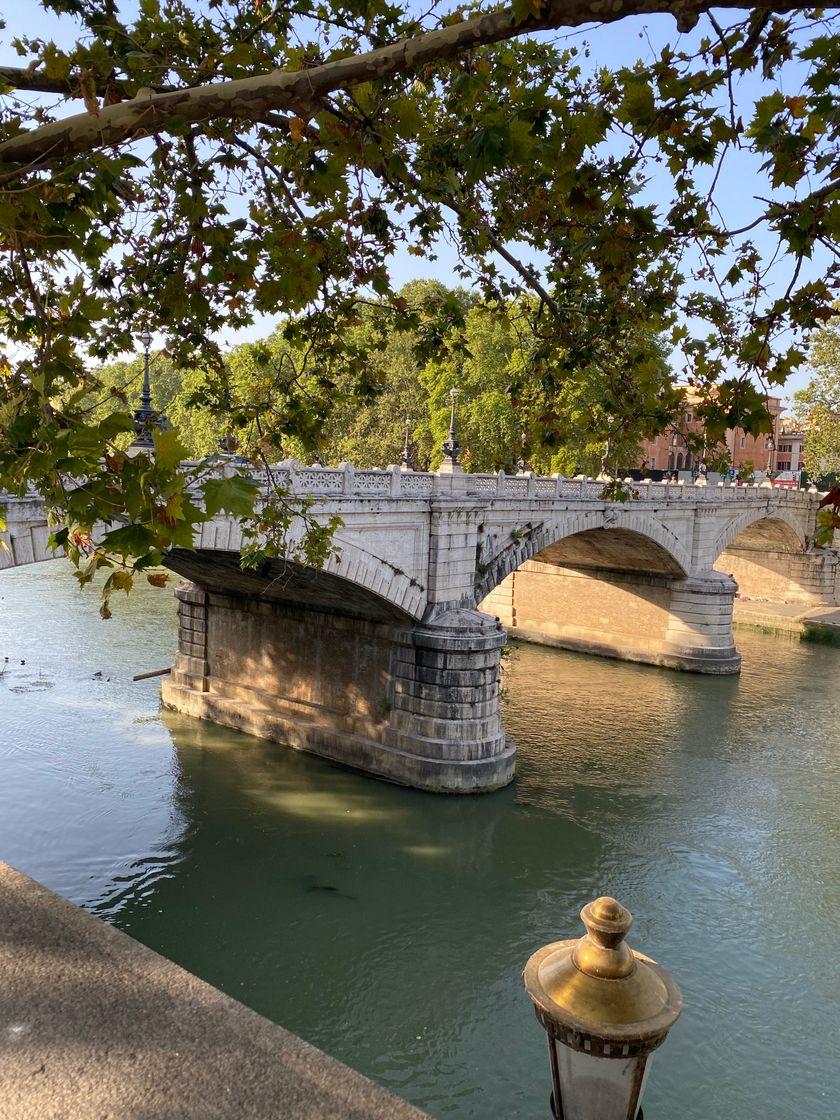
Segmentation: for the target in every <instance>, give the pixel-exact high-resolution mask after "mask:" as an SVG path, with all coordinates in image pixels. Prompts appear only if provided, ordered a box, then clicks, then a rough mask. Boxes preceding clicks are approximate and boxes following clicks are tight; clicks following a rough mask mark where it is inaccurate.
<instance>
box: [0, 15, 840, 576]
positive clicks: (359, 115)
mask: <svg viewBox="0 0 840 1120" xmlns="http://www.w3.org/2000/svg"><path fill="white" fill-rule="evenodd" d="M41 2H42V4H43V6H44V7H45V8H47V9H49V10H51V11H52V12H53V13H56V14H58V15H59V16H61V17H62V19H63V20H64V21H65V22H66V23H67V24H68V25H69V28H70V32H69V35H68V37H67V38H66V40H62V43H56V42H49V41H43V40H40V39H27V38H26V37H19V38H18V39H16V40H14V41H13V46H14V47H15V49H16V50H17V53H18V55H19V56H20V59H19V64H18V65H17V66H13V65H11V60H10V63H9V64H8V65H3V66H2V67H0V81H2V82H3V84H4V86H5V89H6V95H5V97H4V104H3V110H2V115H0V224H1V225H2V230H3V238H2V256H1V257H0V295H2V299H0V318H1V325H0V332H2V335H3V339H4V344H5V345H4V354H3V358H2V368H0V487H5V488H7V489H10V490H13V491H15V490H17V491H19V490H21V488H23V487H25V486H26V485H27V484H29V483H34V484H36V485H37V486H38V487H39V488H40V489H41V490H42V492H43V493H44V494H45V496H46V498H47V500H48V502H49V503H50V505H51V506H52V507H53V508H54V510H55V511H56V517H57V519H59V520H60V521H61V522H62V523H63V524H64V527H65V528H64V531H63V532H64V535H63V537H62V541H63V543H67V544H69V545H70V547H71V551H73V550H75V555H76V556H77V558H78V559H84V558H86V560H85V562H86V563H88V564H89V565H92V566H93V567H96V566H97V565H99V564H100V563H102V564H106V563H108V562H109V561H107V560H106V559H105V557H104V554H103V553H102V552H101V551H99V547H98V546H99V544H101V545H102V546H103V547H105V548H107V549H110V550H111V552H112V553H116V554H117V555H119V556H122V557H123V558H124V559H125V560H126V562H127V563H128V564H129V565H134V566H136V565H138V564H139V566H140V567H141V568H142V567H145V566H149V565H151V564H153V563H155V562H156V561H157V560H159V559H160V557H161V556H162V554H163V553H164V551H165V550H166V548H168V547H169V546H171V545H172V544H174V543H183V542H184V541H186V540H188V539H189V537H190V534H191V527H192V525H193V524H195V523H196V522H197V521H198V520H200V519H201V517H203V516H207V515H208V510H209V511H215V510H217V509H219V508H222V509H228V510H230V511H231V512H234V513H236V514H238V515H241V516H245V515H247V514H248V513H250V512H253V509H254V502H255V500H256V491H255V489H254V488H250V489H249V487H248V485H247V483H246V482H245V480H243V479H239V480H236V479H228V480H220V479H219V478H215V477H210V476H208V475H207V474H206V473H202V472H203V471H205V467H199V468H196V471H197V473H195V474H193V475H190V474H189V473H187V474H184V473H179V471H178V459H179V458H180V457H181V456H182V454H183V452H184V450H185V449H184V448H183V446H182V444H181V443H180V442H179V440H178V436H177V431H172V432H169V433H164V434H159V435H158V436H156V442H158V443H159V445H160V446H159V447H158V455H157V460H156V462H154V463H150V462H148V461H147V460H145V459H144V460H142V461H139V460H137V459H133V460H129V459H126V457H125V456H124V455H123V454H122V453H121V452H120V451H119V436H120V434H121V433H125V432H127V431H129V430H130V419H129V417H128V415H127V410H126V406H125V401H124V400H122V399H121V397H120V394H119V392H116V393H114V392H112V391H111V390H112V389H113V386H111V387H110V388H109V387H108V386H105V385H103V384H102V383H101V380H100V378H99V375H98V372H97V371H98V368H99V365H100V364H101V363H104V362H108V361H110V360H112V359H114V358H119V357H120V356H124V355H125V353H126V352H129V351H130V350H131V349H132V348H133V339H134V338H135V337H136V335H137V334H138V332H139V331H141V330H150V331H152V332H154V334H155V336H156V337H157V338H158V339H160V340H161V341H162V342H163V344H164V345H165V348H166V353H167V356H168V359H169V360H170V361H171V362H172V363H174V364H175V365H176V366H178V367H188V368H191V369H193V370H196V371H198V374H199V377H198V383H197V384H196V390H195V392H196V398H195V399H196V401H200V403H201V404H202V406H203V407H204V408H205V410H206V411H207V412H208V414H209V415H210V416H214V417H216V419H217V427H218V429H219V430H220V431H221V430H226V429H228V428H229V427H230V426H231V425H233V426H234V427H235V428H239V429H244V428H245V427H247V426H248V425H249V424H250V425H253V426H256V427H257V428H258V429H259V432H260V438H259V440H258V441H255V442H254V444H253V446H252V447H251V448H249V454H251V455H252V456H253V457H254V458H255V459H256V460H257V461H258V462H259V461H262V462H264V463H267V462H269V461H270V460H271V458H272V457H276V456H277V454H278V452H279V453H282V452H283V450H284V444H285V443H288V441H289V439H297V440H299V441H301V444H302V445H303V446H307V445H310V446H311V445H313V444H314V443H316V442H317V438H318V433H319V431H320V430H321V429H322V427H323V425H324V424H325V423H328V422H329V415H330V411H331V409H332V408H334V407H335V405H336V403H338V402H341V401H344V402H346V401H348V400H353V399H364V398H366V397H369V396H372V395H375V394H376V392H377V390H378V383H377V381H376V376H375V367H376V361H375V356H376V354H377V353H380V352H381V351H382V350H383V348H385V347H386V346H387V345H389V342H388V340H389V339H390V338H392V337H393V334H394V331H395V330H396V331H399V330H410V331H417V330H419V329H421V328H422V329H423V330H426V332H427V334H428V339H427V341H428V342H429V345H430V346H431V347H432V348H433V347H434V345H435V331H434V329H432V327H430V320H429V317H428V316H426V317H424V316H423V315H421V314H420V312H419V311H418V308H417V307H416V306H414V305H413V304H412V301H411V300H410V299H409V298H406V297H405V296H404V295H401V294H400V293H399V291H397V290H395V285H394V282H393V279H392V262H393V260H394V259H395V256H396V255H397V254H398V253H406V252H407V253H408V254H414V255H417V256H422V257H429V256H433V255H434V254H435V253H436V252H438V250H439V246H440V243H441V239H446V238H449V239H450V240H451V242H452V243H453V244H454V245H455V246H456V247H457V253H458V258H457V260H458V264H457V270H458V272H459V273H460V275H461V278H462V279H463V280H464V281H465V282H469V283H471V284H474V285H475V286H476V287H477V288H478V290H480V292H481V293H482V296H483V297H484V299H485V300H486V301H487V302H488V303H490V304H494V305H496V306H498V307H509V306H511V301H518V302H517V303H516V306H517V308H518V309H519V311H521V310H522V309H523V308H526V309H527V314H528V317H529V331H530V335H531V337H532V338H533V339H534V340H535V344H534V345H533V346H531V347H530V348H529V349H528V351H527V360H526V361H524V362H523V364H522V368H521V370H520V371H519V376H518V378H517V379H516V380H515V381H514V383H513V384H512V385H511V387H510V388H511V393H510V397H511V399H512V401H513V402H514V409H515V412H516V421H517V423H516V427H517V428H519V427H521V428H522V430H525V431H526V433H527V436H528V438H529V439H531V440H532V441H534V442H535V443H537V442H539V443H540V444H544V445H546V446H550V445H551V443H552V441H553V442H554V443H555V444H556V445H558V446H559V444H560V442H562V435H563V432H562V423H561V422H560V413H562V412H563V409H562V408H561V409H558V406H557V402H558V401H562V400H563V399H564V397H565V399H566V400H584V401H585V400H587V399H588V398H587V394H590V395H591V393H592V391H593V384H594V385H595V386H596V388H597V393H598V399H599V402H606V403H607V405H608V407H603V408H601V409H600V414H601V415H603V416H604V418H605V423H606V418H607V417H608V416H610V417H613V419H614V418H615V416H620V414H621V409H622V408H623V407H624V406H625V403H626V401H627V400H628V399H630V398H632V397H633V395H634V394H636V395H638V394H642V395H644V394H648V395H649V396H650V400H649V401H648V404H649V405H650V408H649V409H648V411H651V412H652V411H653V410H654V406H655V402H656V400H660V401H661V398H660V397H659V396H658V393H659V388H657V387H656V378H655V377H651V376H650V372H651V371H650V367H648V366H646V359H645V357H644V354H643V352H642V350H638V348H637V352H636V356H635V357H633V353H634V351H633V348H634V346H636V345H637V343H636V342H634V340H640V339H643V338H650V337H652V336H656V335H660V334H663V335H664V336H665V337H667V338H668V339H669V342H670V344H671V345H672V346H674V347H676V353H677V357H676V359H675V361H676V363H677V364H678V366H679V367H680V369H681V372H683V373H684V374H685V375H686V376H687V377H689V378H690V380H691V382H692V384H693V385H694V387H695V388H696V389H697V390H698V392H699V393H700V394H701V396H702V397H703V398H704V403H703V404H701V406H700V409H699V410H698V411H700V413H701V414H702V415H704V416H705V419H706V422H707V427H708V429H709V431H710V434H711V435H713V436H714V435H715V434H722V432H723V430H724V429H725V428H726V427H727V426H739V427H742V428H746V429H747V430H750V431H759V430H763V429H767V428H768V426H769V418H768V415H767V410H766V407H765V403H764V391H765V390H766V389H767V388H768V387H773V386H778V385H781V384H782V383H783V382H784V380H785V378H786V377H787V375H788V374H789V372H790V371H791V370H792V369H794V368H796V366H797V365H798V364H799V362H800V361H801V360H802V357H803V348H802V347H803V338H804V337H805V336H807V333H808V332H809V331H810V330H811V329H812V328H813V327H814V326H816V325H818V324H819V323H821V322H822V321H824V319H825V318H826V317H827V316H828V315H829V313H830V306H831V299H832V285H833V284H834V282H835V281H836V277H837V256H836V237H837V232H838V227H840V199H839V198H838V194H839V193H840V164H838V133H840V108H838V102H837V98H836V76H837V73H838V70H839V69H840V39H838V36H837V34H836V26H835V22H836V16H832V17H830V18H829V17H827V16H826V15H825V12H824V11H823V10H818V9H811V8H807V7H805V6H802V5H799V4H795V3H791V2H789V0H775V2H774V0H766V2H762V3H760V4H754V5H751V6H749V7H748V8H746V9H743V8H741V7H740V6H739V7H738V8H737V9H736V5H735V4H731V3H728V2H723V3H721V2H716V3H715V4H714V9H712V6H711V5H710V4H708V3H706V2H704V0H675V2H671V3H665V2H664V0H621V2H619V3H615V4H611V5H609V6H607V5H603V4H602V3H601V2H600V0H513V3H512V4H510V5H509V6H506V7H496V6H494V5H486V6H485V5H482V4H480V3H474V4H471V3H468V4H462V5H449V4H444V3H431V4H430V5H428V6H424V7H422V8H416V7H415V6H414V5H400V4H392V3H389V2H388V0H334V2H326V0H325V2H324V3H318V4H314V5H313V4H311V3H309V2H307V3H303V2H301V0H289V2H286V3H284V4H282V5H275V4H273V3H272V2H271V0H247V2H245V0H241V2H240V0H211V2H210V3H209V4H207V5H198V4H197V3H191V2H190V0H163V2H162V0H141V2H140V4H139V8H138V9H137V10H136V11H135V10H134V9H132V11H131V15H130V16H123V15H121V13H120V11H119V9H118V8H117V5H116V3H115V2H114V0H41ZM723 11H727V12H730V13H731V15H730V19H731V22H729V23H728V24H727V25H726V26H724V25H722V24H721V23H720V22H719V20H720V19H721V18H722V17H721V12H723ZM656 13H665V14H668V15H670V16H672V17H673V18H674V20H675V32H676V33H677V34H676V37H675V41H674V45H673V46H666V47H663V48H662V49H661V50H659V51H657V52H656V54H655V55H654V56H653V57H651V58H650V59H649V60H648V61H647V62H645V63H638V64H635V65H633V64H630V65H624V66H621V67H618V68H614V69H610V68H609V67H608V66H607V65H606V64H607V63H608V61H609V60H607V59H594V58H592V57H591V55H590V52H589V51H588V50H587V48H586V47H585V46H583V45H580V44H578V45H575V44H574V43H571V42H570V41H569V40H564V39H562V38H558V36H557V35H554V34H549V33H552V32H557V31H558V30H559V29H564V28H575V27H579V26H581V25H583V24H587V23H592V22H595V23H603V22H615V21H618V20H624V19H628V18H630V17H632V16H634V15H646V14H647V15H651V14H656ZM740 83H745V84H746V83H752V88H753V90H754V96H753V98H752V101H751V103H750V104H749V105H743V104H742V103H741V102H740V101H739V99H738V98H739V94H738V90H739V84H740ZM79 110H80V111H79ZM747 156H749V157H750V158H751V160H752V162H748V163H747V164H746V165H745V164H743V162H739V161H741V160H742V159H743V158H745V157H747ZM732 161H734V163H732ZM730 165H732V166H730ZM745 166H746V167H747V168H748V171H747V174H749V175H752V176H755V177H757V178H756V189H755V190H749V191H741V192H740V195H741V197H740V199H739V201H740V202H743V203H749V205H750V206H751V207H752V209H751V212H750V214H749V215H748V216H747V217H746V218H743V219H741V220H739V221H737V222H734V221H732V220H731V217H730V216H729V215H728V213H727V209H726V206H725V204H724V201H723V199H722V198H721V193H720V192H721V184H722V183H724V182H726V180H727V179H728V177H730V176H731V175H732V174H741V175H743V174H744V170H743V169H744V167H745ZM815 254H816V255H817V256H820V255H821V261H820V268H819V271H818V272H817V271H815V269H814V268H811V267H809V262H810V261H811V259H812V258H814V257H815ZM365 306H369V307H370V308H371V311H370V314H369V315H368V317H367V319H366V320H365V330H364V331H360V330H358V329H357V328H358V327H359V324H360V322H361V321H362V312H363V309H364V308H365ZM439 312H440V316H439V317H440V318H441V319H442V320H444V321H445V320H446V317H447V316H449V317H450V318H451V317H452V316H453V315H454V316H456V317H457V316H458V315H459V314H462V311H459V309H458V308H457V307H455V306H454V305H452V304H451V303H448V304H447V303H445V304H444V305H443V306H441V307H440V308H439ZM260 314H271V315H276V316H278V317H281V319H282V338H281V339H280V340H279V342H278V345H277V347H275V349H274V350H271V348H267V349H264V350H262V351H259V352H257V353H255V354H254V355H253V359H254V361H255V362H256V363H257V364H258V365H259V366H260V368H261V370H262V371H263V372H264V374H265V376H264V377H263V378H262V386H261V390H260V392H259V393H258V394H256V396H254V395H251V396H250V397H248V398H247V399H246V398H244V397H243V396H242V395H241V393H240V392H239V390H238V383H237V378H236V376H235V374H234V373H233V372H231V370H230V369H229V368H228V367H227V366H226V365H225V363H224V361H223V357H222V351H221V347H220V337H221V335H222V333H223V332H224V331H230V330H235V329H237V328H240V327H244V326H247V325H249V324H250V323H252V322H253V320H254V317H255V316H256V315H260ZM628 356H629V357H628ZM441 360H442V362H444V364H445V362H446V361H450V360H451V359H450V357H447V356H446V355H441ZM646 371H647V372H646ZM339 386H340V387H342V390H341V392H340V393H339V392H337V387H339ZM351 386H352V388H351ZM651 393H652V395H651ZM103 401H104V402H105V403H108V404H110V405H111V407H110V408H106V409H105V414H104V415H103V410H102V408H101V404H102V402H103ZM92 402H95V403H97V404H98V407H95V406H94V404H93V403H92ZM660 411H661V422H662V423H666V422H667V420H668V408H667V407H665V405H663V406H662V407H661V410H660ZM508 434H509V433H508ZM491 438H492V439H497V438H498V439H501V438H502V434H501V432H496V433H495V434H493V435H492V437H491ZM505 438H506V437H505ZM190 487H192V489H189V488H190ZM278 517H279V521H278V524H280V526H281V527H282V525H284V524H286V522H285V521H284V520H283V515H278ZM97 526H99V527H100V528H98V529H97V528H96V527H97ZM102 527H104V528H102ZM260 527H261V528H260ZM267 527H269V528H270V527H271V525H270V519H269V520H267V515H266V514H265V512H264V511H263V512H262V513H260V515H259V519H258V528H260V532H264V531H265V530H266V528H267ZM318 547H322V543H321V544H319V546H318ZM124 574H125V573H120V576H121V579H122V576H123V575H124ZM127 578H130V577H127ZM118 582H119V581H118Z"/></svg>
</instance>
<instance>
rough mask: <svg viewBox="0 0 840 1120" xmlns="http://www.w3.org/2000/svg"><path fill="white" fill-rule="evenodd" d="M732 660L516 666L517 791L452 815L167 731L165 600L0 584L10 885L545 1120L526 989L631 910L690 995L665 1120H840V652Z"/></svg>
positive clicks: (367, 1066) (559, 658) (464, 1108)
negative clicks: (533, 969)
mask: <svg viewBox="0 0 840 1120" xmlns="http://www.w3.org/2000/svg"><path fill="white" fill-rule="evenodd" d="M738 645H739V648H740V649H741V652H742V654H743V658H744V664H743V672H742V674H741V676H740V678H722V679H715V678H713V677H701V676H694V675H690V674H681V673H674V672H669V671H666V670H657V669H651V668H647V667H640V666H634V665H629V664H624V663H621V662H614V661H607V660H601V659H597V658H588V657H584V656H580V655H576V654H570V653H565V652H562V651H558V650H551V649H544V648H540V647H537V646H521V647H519V648H518V650H517V652H516V653H515V654H514V657H513V658H512V660H511V663H510V664H509V666H508V668H507V670H506V673H505V677H506V692H507V696H506V699H505V720H506V724H507V727H508V729H509V731H510V732H511V734H512V735H513V736H514V738H515V739H516V742H517V744H518V749H519V756H518V758H519V761H518V772H517V778H516V782H515V783H514V784H513V785H512V786H510V787H509V788H508V789H506V790H503V791H501V792H498V793H495V794H490V795H485V796H481V797H471V798H469V797H468V798H463V797H461V798H456V797H440V796H434V795H430V794H423V793H418V792H415V791H411V790H404V789H400V788H397V787H394V786H389V785H386V784H384V783H381V782H377V781H374V780H371V779H368V778H364V777H361V776H359V775H356V774H354V773H351V772H349V771H344V770H341V769H339V768H337V767H333V766H330V765H327V764H326V763H322V762H320V761H319V760H317V759H314V758H310V757H307V756H304V755H299V754H295V753H294V752H291V751H288V750H285V749H284V748H283V747H281V746H277V745H273V744H269V743H263V742H260V741H258V740H255V739H251V738H248V737H246V736H242V735H239V734H237V733H235V732H231V731H227V730H225V729H222V728H217V727H214V726H213V725H211V724H207V723H202V722H200V721H195V720H191V719H188V718H185V717H181V716H174V715H172V714H170V713H161V712H160V710H159V704H158V687H159V682H157V681H156V680H150V681H145V682H139V683H132V682H131V677H132V675H133V674H135V673H139V672H143V671H146V670H150V669H157V668H160V667H162V666H164V665H167V664H169V663H170V662H171V660H172V656H173V651H174V646H175V617H174V609H173V604H172V599H171V595H170V594H169V593H167V592H154V591H152V589H148V590H144V591H142V592H141V593H140V594H137V595H134V594H133V595H132V596H131V598H130V599H129V601H128V603H127V604H124V605H122V604H121V605H120V607H119V609H118V610H116V611H115V617H114V619H113V620H112V621H110V622H107V623H103V622H101V621H100V620H99V618H98V616H97V613H96V602H95V599H94V597H93V596H92V595H91V594H89V593H85V594H80V593H79V592H78V591H77V590H76V588H75V583H74V581H73V580H72V577H71V575H70V573H69V567H68V566H67V565H65V564H63V563H52V564H43V565H36V566H34V567H31V568H23V569H17V570H12V571H6V572H2V573H0V857H1V858H3V859H6V860H7V861H8V862H10V863H12V864H13V865H15V866H17V867H19V868H20V869H21V870H23V871H25V872H27V873H28V874H30V875H32V876H34V877H35V878H37V879H40V880H41V881H42V882H44V883H46V884H47V885H48V886H50V887H52V888H53V889H55V890H57V891H59V892H60V893H62V894H64V895H66V896H67V897H68V898H70V899H72V900H73V901H75V902H77V903H79V904H81V905H83V906H85V907H86V908H88V909H89V910H91V911H93V912H94V913H96V914H99V915H101V916H102V917H104V918H107V919H108V920H109V921H111V922H113V923H114V924H116V925H117V926H119V927H120V928H121V929H123V930H125V931H127V932H128V933H130V934H131V935H132V936H134V937H136V938H138V939H139V940H140V941H142V942H144V943H146V944H147V945H150V946H151V947H152V948H154V949H156V950H158V951H159V952H161V953H163V954H165V955H166V956H168V957H170V958H172V959H173V960H175V961H177V962H178V963H179V964H181V965H183V966H184V967H185V968H187V969H189V970H191V971H192V972H195V973H197V974H198V975H199V976H201V977H203V978H204V979H206V980H208V981H209V982H210V983H212V984H215V985H217V986H218V987H220V988H222V989H224V990H225V991H227V992H229V993H231V994H232V995H234V996H236V997H237V998H238V999H241V1000H243V1001H244V1002H245V1003H247V1004H249V1005H250V1006H251V1007H254V1008H255V1009H256V1010H258V1011H260V1012H261V1013H263V1014H264V1015H267V1016H268V1017H269V1018H271V1019H274V1020H275V1021H277V1022H279V1023H282V1024H283V1025H284V1026H285V1027H287V1028H289V1029H290V1030H292V1031H295V1032H296V1033H298V1034H300V1035H302V1036H303V1037H304V1038H306V1039H308V1040H309V1041H311V1042H313V1043H314V1044H315V1045H317V1046H319V1047H321V1048H323V1049H324V1050H326V1051H328V1052H329V1053H330V1054H333V1055H335V1056H336V1057H338V1058H340V1059H342V1060H343V1061H345V1062H347V1063H349V1064H350V1065H352V1066H354V1067H355V1068H357V1069H359V1070H361V1071H362V1072H363V1073H365V1074H367V1075H368V1076H370V1077H371V1078H373V1079H374V1080H376V1081H378V1082H380V1083H382V1084H383V1085H386V1086H388V1087H389V1088H391V1089H393V1090H394V1091H395V1092H397V1093H399V1094H400V1095H402V1096H404V1097H406V1098H408V1099H409V1100H411V1101H413V1102H414V1103H416V1104H417V1105H419V1106H420V1107H422V1108H424V1109H426V1110H427V1111H428V1112H430V1113H431V1114H432V1116H434V1117H438V1118H441V1120H442V1118H444V1117H446V1118H453V1120H479V1118H480V1120H508V1118H514V1117H516V1118H522V1120H542V1118H546V1120H547V1117H548V1115H549V1113H548V1110H547V1097H548V1062H547V1059H546V1054H545V1044H544V1037H543V1035H542V1032H541V1030H540V1028H539V1026H538V1024H537V1022H536V1019H535V1018H534V1015H533V1012H532V1010H531V1007H530V1004H529V1002H528V1000H527V998H526V996H525V994H524V991H523V988H522V979H521V973H522V968H523V965H524V963H525V961H526V959H527V958H528V956H529V955H530V953H531V952H532V951H533V950H534V949H536V948H537V947H539V946H540V945H542V944H544V943H546V942H548V941H551V940H554V939H557V938H559V937H571V936H577V935H578V934H579V933H581V932H582V927H581V925H580V923H579V919H578V911H579V909H580V907H581V905H582V904H583V903H585V902H587V901H589V900H590V899H592V898H595V897H596V896H597V895H599V894H605V893H606V894H614V895H616V896H617V897H618V898H620V899H621V901H623V902H624V903H625V905H627V906H628V907H629V908H630V909H631V910H632V911H633V913H634V915H635V924H634V928H633V930H632V932H631V935H630V938H629V940H630V942H631V944H632V945H634V946H635V947H638V948H640V949H642V950H643V951H645V952H647V953H649V954H650V955H651V956H653V957H654V958H656V959H657V960H659V961H661V963H662V964H664V965H665V967H666V968H668V969H669V970H670V971H671V972H672V973H673V974H674V976H675V977H676V979H677V981H678V983H679V984H680V986H681V987H682V990H683V995H684V998H685V1010H684V1012H683V1016H682V1018H681V1019H680V1021H679V1022H678V1023H677V1025H676V1026H675V1027H674V1030H673V1032H672V1034H671V1036H670V1037H669V1039H668V1041H667V1042H666V1044H665V1046H664V1047H663V1049H662V1050H661V1051H660V1052H659V1053H658V1054H657V1056H656V1058H655V1060H654V1063H653V1067H652V1071H651V1077H650V1082H649V1088H648V1092H647V1096H646V1102H645V1115H646V1120H765V1118H767V1120H799V1118H800V1117H802V1118H807V1120H835V1118H836V1117H838V1116H840V1103H839V1102H840V1059H838V1041H840V1030H839V1029H838V1028H840V965H839V964H838V957H839V956H840V949H839V946H840V688H838V678H839V677H840V649H836V648H830V647H823V646H816V645H804V644H799V643H795V642H787V641H783V640H779V639H772V638H766V637H762V636H759V635H752V634H745V633H740V634H739V635H738ZM6 657H8V659H9V660H8V662H6V661H5V660H4V659H5V658H6ZM22 662H25V664H23V663H22Z"/></svg>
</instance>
